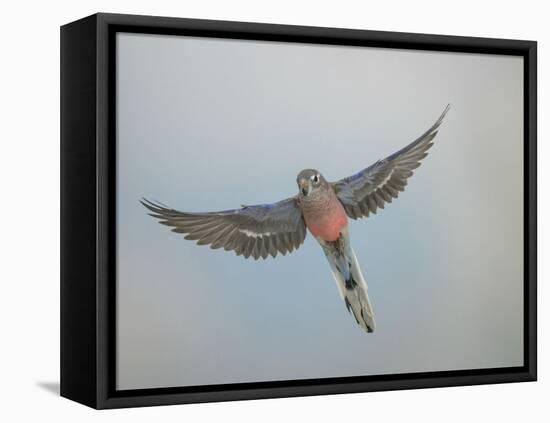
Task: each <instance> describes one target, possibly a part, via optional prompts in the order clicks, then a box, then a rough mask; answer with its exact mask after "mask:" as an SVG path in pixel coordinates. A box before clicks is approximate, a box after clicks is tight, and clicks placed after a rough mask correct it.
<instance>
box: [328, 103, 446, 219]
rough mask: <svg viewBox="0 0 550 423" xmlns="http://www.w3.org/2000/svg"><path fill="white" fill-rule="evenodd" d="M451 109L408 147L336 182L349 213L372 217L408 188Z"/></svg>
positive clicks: (336, 188)
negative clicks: (408, 183)
mask: <svg viewBox="0 0 550 423" xmlns="http://www.w3.org/2000/svg"><path fill="white" fill-rule="evenodd" d="M448 110H449V106H447V107H446V108H445V110H444V111H443V113H442V114H441V116H440V117H439V119H438V120H437V121H436V122H435V123H434V124H433V125H432V127H431V128H430V129H428V130H427V131H426V132H424V133H423V134H422V135H421V136H420V137H418V138H417V139H416V140H415V141H413V142H412V143H410V144H409V145H407V146H406V147H404V148H402V149H401V150H399V151H397V152H395V153H394V154H392V155H391V156H388V157H386V158H385V159H383V160H378V161H377V162H376V163H374V164H373V165H371V166H369V167H367V168H366V169H363V170H361V171H359V172H357V173H356V174H355V175H351V176H348V177H347V178H344V179H341V180H339V181H338V182H334V183H332V187H333V188H334V191H335V192H336V195H337V196H338V198H339V200H340V202H341V203H342V205H343V206H344V209H345V210H346V214H347V215H348V216H349V217H351V218H352V219H358V218H360V217H368V216H369V214H370V213H376V210H377V209H378V208H381V209H383V208H384V204H385V203H391V202H392V199H394V198H397V196H398V195H399V192H400V191H404V190H405V185H407V179H408V178H410V177H411V176H412V175H413V170H414V169H416V168H417V167H419V166H420V160H422V159H423V158H424V157H426V156H427V155H428V153H427V151H428V149H429V148H430V147H431V146H432V145H433V143H432V141H433V139H434V137H435V136H436V135H437V130H438V128H439V126H440V125H441V122H443V118H444V117H445V114H446V113H447V111H448Z"/></svg>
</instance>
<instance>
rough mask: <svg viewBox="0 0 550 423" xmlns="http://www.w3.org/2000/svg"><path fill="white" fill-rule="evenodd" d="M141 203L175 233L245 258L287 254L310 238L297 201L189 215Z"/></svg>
mask: <svg viewBox="0 0 550 423" xmlns="http://www.w3.org/2000/svg"><path fill="white" fill-rule="evenodd" d="M141 203H142V204H143V205H144V206H145V207H146V208H147V209H149V211H150V213H149V214H150V215H151V216H153V217H156V218H157V219H159V221H160V223H162V224H163V225H167V226H170V227H172V228H173V229H172V231H173V232H176V233H181V234H186V235H185V239H190V240H196V241H197V244H199V245H207V244H210V248H214V249H216V248H222V247H223V248H224V249H225V250H226V251H229V250H233V251H235V253H236V254H237V255H238V256H239V255H243V256H244V257H245V258H248V257H250V256H252V257H254V259H256V260H257V259H258V258H260V257H261V258H263V259H265V258H267V256H268V255H271V256H273V257H275V256H276V255H277V253H281V254H283V255H285V254H286V253H290V252H292V251H294V250H295V249H298V247H299V246H300V245H302V243H303V242H304V239H305V237H306V225H305V223H304V219H303V217H302V212H301V210H300V209H299V208H298V207H297V205H296V198H287V199H286V200H282V201H279V202H278V203H273V204H262V205H257V206H243V207H242V208H240V209H235V210H226V211H220V212H212V213H185V212H181V211H178V210H174V209H170V208H168V207H165V206H163V205H161V204H157V203H154V202H151V201H148V200H146V199H143V200H142V201H141Z"/></svg>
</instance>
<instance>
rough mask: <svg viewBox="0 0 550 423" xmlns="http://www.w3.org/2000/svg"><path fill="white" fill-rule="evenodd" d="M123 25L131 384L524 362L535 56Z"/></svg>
mask: <svg viewBox="0 0 550 423" xmlns="http://www.w3.org/2000/svg"><path fill="white" fill-rule="evenodd" d="M116 43H117V57H116V61H117V63H116V69H117V73H116V87H117V92H116V98H117V104H116V108H117V111H116V114H117V122H116V127H117V134H116V149H117V165H116V166H117V171H116V181H117V183H116V188H117V207H116V209H117V221H116V231H117V232H116V237H117V264H116V269H117V274H116V387H117V389H146V388H158V387H185V386H197V385H212V384H226V383H241V382H258V381H276V380H299V379H320V378H330V377H342V376H366V375H382V374H405V373H406V374H409V373H415V372H431V371H444V370H462V369H482V368H499V367H514V366H521V365H523V353H524V351H523V282H524V281H523V266H524V263H523V124H524V123H523V119H522V117H523V59H522V58H521V57H517V56H516V57H515V56H499V55H494V54H465V53H450V52H428V51H415V50H399V49H383V48H366V47H352V46H331V45H314V44H306V43H283V42H268V41H250V40H231V39H216V38H202V37H190V36H175V35H151V34H135V33H132V34H130V33H119V34H117V41H116ZM428 153H429V155H428ZM159 223H160V225H159ZM197 245H198V246H197ZM207 247H210V248H207ZM326 261H328V266H327V263H326ZM333 281H334V282H336V284H334V282H333ZM338 296H340V298H341V299H340V300H339V299H338Z"/></svg>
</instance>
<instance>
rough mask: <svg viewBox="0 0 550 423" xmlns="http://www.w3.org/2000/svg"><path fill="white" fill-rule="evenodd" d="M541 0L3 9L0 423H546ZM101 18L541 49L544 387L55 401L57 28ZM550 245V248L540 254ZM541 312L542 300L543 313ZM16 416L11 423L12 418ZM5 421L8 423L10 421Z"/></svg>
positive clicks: (23, 5)
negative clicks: (494, 42)
mask: <svg viewBox="0 0 550 423" xmlns="http://www.w3.org/2000/svg"><path fill="white" fill-rule="evenodd" d="M545 9H546V8H545V7H544V2H540V1H538V2H537V1H528V0H526V1H522V2H513V3H512V2H508V3H505V2H502V1H501V2H497V1H492V2H484V3H481V2H479V1H470V0H463V1H461V2H448V3H444V2H443V1H441V0H439V1H426V0H417V1H413V2H411V1H405V0H403V1H377V2H365V1H364V2H349V1H345V0H340V1H338V2H321V1H315V2H314V1H311V2H306V1H303V2H297V1H283V0H279V1H263V2H260V1H256V2H254V1H244V0H242V1H239V0H234V1H225V2H224V1H223V0H220V1H214V0H203V1H188V2H183V1H181V2H177V3H176V2H169V1H163V0H156V1H151V0H150V1H147V2H146V1H117V2H116V3H115V2H113V1H106V0H96V1H79V2H69V1H58V2H55V3H54V2H23V1H21V2H17V3H16V2H10V3H9V4H3V8H2V17H3V19H2V21H3V22H2V25H1V26H0V31H1V35H2V36H1V38H0V40H2V41H1V43H2V50H1V54H2V58H3V60H2V67H1V68H0V69H1V70H0V72H1V75H2V78H0V84H1V85H0V92H1V95H0V104H1V106H2V119H1V122H2V123H1V127H2V132H1V146H2V149H1V152H0V160H1V165H0V173H1V174H0V176H1V177H0V181H1V191H0V192H1V194H2V207H1V208H0V213H1V219H0V234H1V240H2V241H1V242H2V247H3V259H2V270H3V272H2V278H1V280H2V286H3V295H2V296H1V297H0V302H1V306H0V313H1V318H0V330H1V333H2V334H3V338H4V339H3V342H2V349H1V353H0V354H1V356H2V360H1V363H2V364H1V367H0V376H1V379H2V380H1V383H0V391H1V396H0V398H2V407H1V408H0V410H1V411H0V416H2V417H1V418H2V420H3V421H29V420H30V419H31V418H34V419H45V420H46V421H50V420H54V419H59V420H60V421H79V422H81V421H90V420H95V419H103V420H113V421H114V419H116V421H119V422H120V421H133V422H135V421H136V420H144V421H146V420H147V421H148V420H150V419H157V420H162V421H170V420H174V421H176V420H177V421H184V420H187V421H194V420H195V419H212V420H214V419H216V420H218V419H219V420H222V419H223V420H224V421H242V420H244V421H257V420H260V421H264V420H265V421H274V422H275V421H281V420H292V421H294V420H308V421H309V420H321V421H340V420H356V421H362V422H363V421H377V422H380V421H388V420H390V421H392V420H396V421H410V420H412V421H422V422H432V421H433V422H439V421H442V420H443V421H449V422H455V421H456V422H464V421H483V420H486V421H500V422H503V421H504V422H505V421H518V420H520V419H522V420H523V419H525V420H529V421H542V419H543V415H544V414H546V415H547V414H548V410H547V404H546V401H545V400H547V398H548V396H547V395H544V391H545V388H546V390H547V388H548V385H549V383H548V382H547V380H546V379H547V377H548V376H549V372H550V371H549V370H548V366H547V365H546V363H545V361H544V357H543V353H544V352H545V351H547V349H548V348H547V347H548V338H547V337H545V336H543V334H542V333H541V332H542V330H544V329H545V328H548V320H549V315H550V310H549V309H550V304H549V303H548V301H547V300H544V297H545V294H546V293H547V288H546V287H545V286H544V282H545V279H546V278H547V276H548V272H549V270H548V269H549V268H548V265H545V264H544V263H542V262H543V259H544V253H545V252H548V237H549V236H550V234H549V233H548V232H549V227H548V225H547V224H546V222H545V221H543V219H542V216H544V215H545V214H547V213H548V212H549V210H548V208H549V203H548V201H549V200H548V190H544V188H543V187H544V186H545V183H548V179H549V177H550V175H549V172H550V171H549V170H548V167H546V168H545V167H544V166H543V165H544V163H545V161H546V162H548V155H549V153H550V151H549V147H548V144H547V143H545V142H544V141H545V140H546V138H547V136H548V124H547V122H546V121H545V119H544V117H545V116H547V115H548V112H549V106H548V96H547V94H548V80H547V77H546V78H545V75H548V74H549V71H550V69H549V67H550V66H549V65H550V64H549V60H550V54H549V52H548V47H547V43H548V42H550V31H549V30H548V25H547V16H548V13H547V12H546V10H545ZM97 11H104V12H118V13H136V14H154V15H166V16H180V17H192V18H207V19H226V20H240V21H256V22H273V23H285V24H300V25H316V26H331V27H348V28H364V29H375V30H393V31H410V32H425V33H440V34H450V35H473V36H482V37H501V38H519V39H535V40H538V41H539V69H538V70H539V119H540V121H539V140H540V142H539V157H540V160H539V163H540V165H539V167H540V170H539V176H540V178H539V187H540V189H539V216H540V217H541V218H540V219H539V228H540V231H539V234H540V236H539V263H540V266H539V281H540V282H539V298H540V299H541V300H540V301H539V310H540V311H539V356H540V358H541V363H540V364H539V375H540V376H539V380H540V381H539V382H537V383H524V384H508V385H493V386H477V387H461V388H446V389H430V390H417V391H403V392H382V393H371V394H355V395H338V396H327V397H310V398H293V399H278V400H269V401H267V400H264V401H248V402H236V403H220V404H210V405H190V406H189V405H188V406H176V407H162V408H158V407H157V408H149V409H134V410H118V411H109V412H101V413H99V412H94V411H92V410H89V409H87V408H85V407H83V406H80V405H77V404H75V403H72V402H70V401H67V400H65V399H62V398H59V397H56V396H54V394H53V393H52V391H53V390H55V389H57V388H56V386H57V383H58V381H59V376H58V375H59V365H58V362H59V360H58V355H59V347H58V345H59V333H58V328H59V323H58V321H59V320H58V319H59V312H58V310H59V253H58V252H59V28H58V27H59V26H60V25H62V24H64V23H67V22H69V21H71V20H74V19H77V18H80V17H83V16H86V15H89V14H91V13H94V12H97ZM544 247H546V248H544ZM543 300H544V301H543ZM8 415H9V416H10V417H8ZM6 417H8V418H6Z"/></svg>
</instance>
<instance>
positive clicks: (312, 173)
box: [296, 169, 327, 197]
mask: <svg viewBox="0 0 550 423" xmlns="http://www.w3.org/2000/svg"><path fill="white" fill-rule="evenodd" d="M296 182H297V183H298V189H299V190H300V197H307V196H308V195H311V194H312V193H315V192H316V191H318V190H319V189H320V188H323V187H325V186H326V185H327V181H326V180H325V178H324V177H323V175H321V173H320V172H319V171H318V170H315V169H304V170H302V171H301V172H300V173H299V174H298V177H297V178H296Z"/></svg>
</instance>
